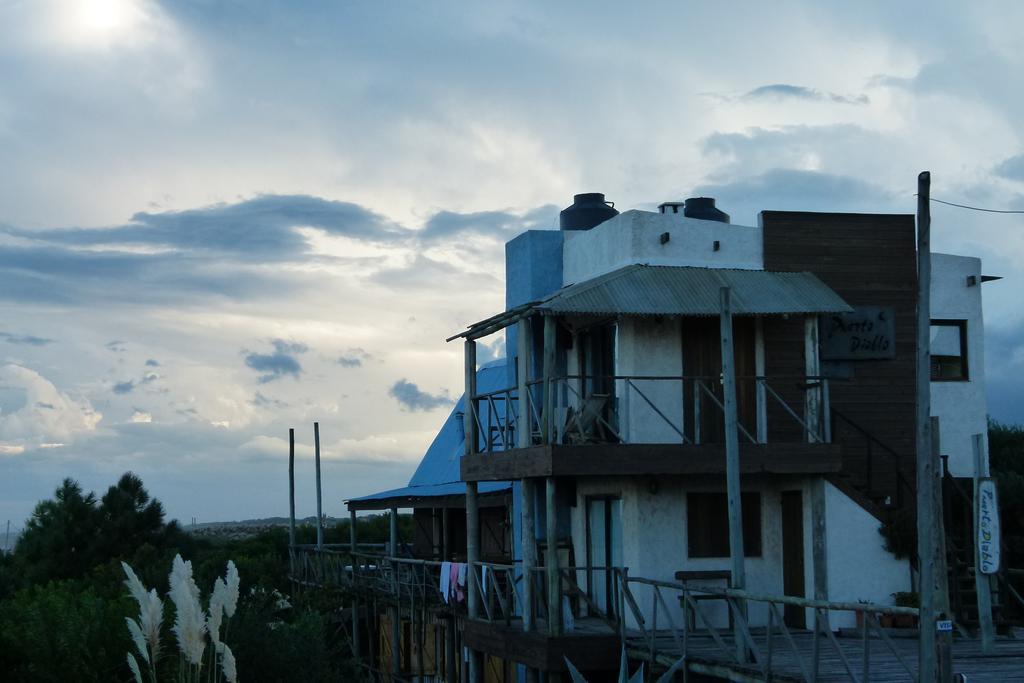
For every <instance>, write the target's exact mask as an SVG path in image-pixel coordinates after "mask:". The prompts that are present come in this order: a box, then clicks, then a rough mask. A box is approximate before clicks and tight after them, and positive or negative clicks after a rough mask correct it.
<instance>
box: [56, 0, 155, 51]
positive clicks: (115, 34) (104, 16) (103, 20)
mask: <svg viewBox="0 0 1024 683" xmlns="http://www.w3.org/2000/svg"><path fill="white" fill-rule="evenodd" d="M57 13H58V14H57V22H58V25H59V26H60V27H61V34H63V36H64V38H65V40H67V41H68V42H69V43H72V44H75V45H78V46H80V47H113V46H115V45H117V44H119V43H122V42H124V41H133V40H134V39H135V38H137V37H138V36H135V35H133V34H134V33H135V32H136V30H137V29H138V28H139V25H140V24H142V23H143V22H144V21H145V19H146V15H147V13H146V5H145V1H144V0H75V1H74V2H65V3H59V4H58V9H57Z"/></svg>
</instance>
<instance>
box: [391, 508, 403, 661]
mask: <svg viewBox="0 0 1024 683" xmlns="http://www.w3.org/2000/svg"><path fill="white" fill-rule="evenodd" d="M388 521H389V522H390V524H389V527H390V532H391V533H390V535H389V536H388V555H389V556H391V558H392V560H391V592H392V595H393V596H394V597H395V605H394V606H393V607H390V608H389V610H388V611H389V612H390V616H391V619H390V621H391V676H392V679H395V677H397V676H400V675H401V672H402V649H401V643H402V601H401V593H400V588H401V587H400V585H399V582H398V571H399V566H398V562H397V561H395V559H394V558H396V557H398V509H397V508H391V515H390V518H389V520H388Z"/></svg>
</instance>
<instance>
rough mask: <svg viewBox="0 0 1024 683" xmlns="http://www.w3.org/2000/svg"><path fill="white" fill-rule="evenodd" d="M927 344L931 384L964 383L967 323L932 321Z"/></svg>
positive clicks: (966, 374)
mask: <svg viewBox="0 0 1024 683" xmlns="http://www.w3.org/2000/svg"><path fill="white" fill-rule="evenodd" d="M929 340H930V341H929V344H930V349H931V357H932V381H933V382H958V381H959V382H965V381H967V380H968V379H970V377H969V375H968V372H967V321H966V320H933V321H932V324H931V334H930V335H929Z"/></svg>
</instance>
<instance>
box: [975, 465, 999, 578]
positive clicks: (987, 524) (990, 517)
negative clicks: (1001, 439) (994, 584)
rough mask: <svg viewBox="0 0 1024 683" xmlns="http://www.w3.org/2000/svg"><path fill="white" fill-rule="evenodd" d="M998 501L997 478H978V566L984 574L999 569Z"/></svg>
mask: <svg viewBox="0 0 1024 683" xmlns="http://www.w3.org/2000/svg"><path fill="white" fill-rule="evenodd" d="M998 503H999V501H998V499H997V497H996V482H995V480H994V479H990V478H985V479H980V480H978V508H977V509H978V568H979V569H980V570H981V573H982V574H995V573H996V572H997V571H999V504H998Z"/></svg>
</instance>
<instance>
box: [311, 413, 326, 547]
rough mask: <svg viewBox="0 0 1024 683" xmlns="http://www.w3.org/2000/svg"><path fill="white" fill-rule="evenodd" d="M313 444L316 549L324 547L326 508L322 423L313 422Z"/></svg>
mask: <svg viewBox="0 0 1024 683" xmlns="http://www.w3.org/2000/svg"><path fill="white" fill-rule="evenodd" d="M313 444H314V453H315V455H316V549H317V550H323V549H324V510H323V498H322V496H321V492H320V423H319V422H314V423H313Z"/></svg>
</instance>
